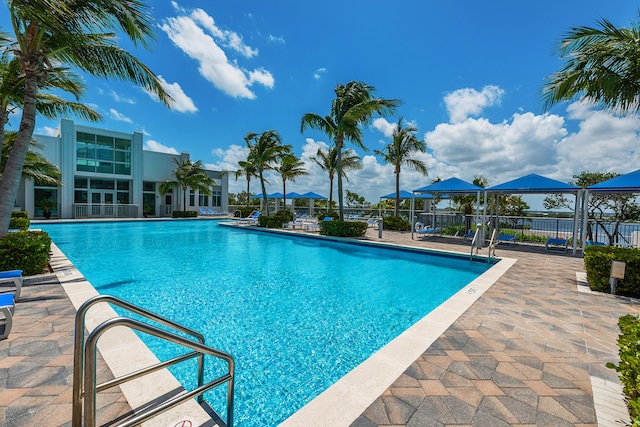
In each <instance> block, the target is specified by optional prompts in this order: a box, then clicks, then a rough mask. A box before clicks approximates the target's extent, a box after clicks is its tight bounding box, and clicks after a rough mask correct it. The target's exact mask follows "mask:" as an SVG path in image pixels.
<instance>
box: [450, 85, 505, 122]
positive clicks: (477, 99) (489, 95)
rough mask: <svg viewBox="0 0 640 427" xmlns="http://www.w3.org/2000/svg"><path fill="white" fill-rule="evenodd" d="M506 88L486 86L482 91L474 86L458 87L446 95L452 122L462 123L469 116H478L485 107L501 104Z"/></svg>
mask: <svg viewBox="0 0 640 427" xmlns="http://www.w3.org/2000/svg"><path fill="white" fill-rule="evenodd" d="M502 95H504V90H502V89H500V88H499V87H498V86H485V87H484V88H482V91H481V92H478V91H477V90H475V89H472V88H464V89H458V90H456V91H453V92H451V93H449V94H447V95H446V96H445V97H444V103H445V105H446V107H447V112H448V113H449V120H450V122H451V123H460V122H463V121H465V120H466V119H467V117H469V116H478V115H480V114H481V113H482V111H483V110H484V108H485V107H490V106H492V105H497V104H500V100H501V99H502Z"/></svg>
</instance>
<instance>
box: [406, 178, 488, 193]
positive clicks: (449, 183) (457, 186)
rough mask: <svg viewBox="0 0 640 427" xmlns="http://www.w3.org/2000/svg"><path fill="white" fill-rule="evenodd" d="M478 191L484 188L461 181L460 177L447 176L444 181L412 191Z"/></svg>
mask: <svg viewBox="0 0 640 427" xmlns="http://www.w3.org/2000/svg"><path fill="white" fill-rule="evenodd" d="M478 191H484V188H482V187H478V186H477V185H474V184H472V183H470V182H467V181H463V180H461V179H460V178H449V179H445V180H444V181H440V182H436V183H434V184H431V185H427V186H426V187H422V188H418V189H417V190H413V192H414V193H430V194H436V193H444V194H471V193H476V192H478Z"/></svg>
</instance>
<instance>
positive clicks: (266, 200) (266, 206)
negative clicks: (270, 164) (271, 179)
mask: <svg viewBox="0 0 640 427" xmlns="http://www.w3.org/2000/svg"><path fill="white" fill-rule="evenodd" d="M260 186H261V187H262V200H264V212H265V216H269V198H268V197H267V188H266V187H265V185H264V177H263V176H262V171H260Z"/></svg>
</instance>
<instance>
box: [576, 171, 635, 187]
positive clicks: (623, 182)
mask: <svg viewBox="0 0 640 427" xmlns="http://www.w3.org/2000/svg"><path fill="white" fill-rule="evenodd" d="M587 190H589V191H593V192H601V193H640V169H638V170H636V171H633V172H629V173H628V174H626V175H620V176H617V177H615V178H611V179H609V180H607V181H604V182H600V183H598V184H594V185H592V186H590V187H587Z"/></svg>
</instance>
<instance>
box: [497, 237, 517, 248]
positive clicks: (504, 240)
mask: <svg viewBox="0 0 640 427" xmlns="http://www.w3.org/2000/svg"><path fill="white" fill-rule="evenodd" d="M517 238H518V236H516V235H515V234H499V235H498V239H497V241H498V244H499V245H500V244H502V245H506V246H515V245H516V240H517Z"/></svg>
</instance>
